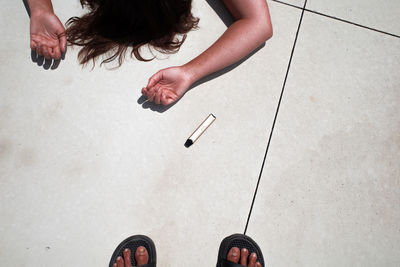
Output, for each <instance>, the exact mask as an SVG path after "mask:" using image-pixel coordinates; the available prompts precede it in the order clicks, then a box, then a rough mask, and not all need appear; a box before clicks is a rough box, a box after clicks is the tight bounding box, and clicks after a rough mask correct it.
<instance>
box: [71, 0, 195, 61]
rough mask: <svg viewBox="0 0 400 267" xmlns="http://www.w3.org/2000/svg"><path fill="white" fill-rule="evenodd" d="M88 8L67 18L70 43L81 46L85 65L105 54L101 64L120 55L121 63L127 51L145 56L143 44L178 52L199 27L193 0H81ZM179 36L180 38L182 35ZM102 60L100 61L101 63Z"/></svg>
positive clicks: (166, 51)
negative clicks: (193, 30) (191, 33)
mask: <svg viewBox="0 0 400 267" xmlns="http://www.w3.org/2000/svg"><path fill="white" fill-rule="evenodd" d="M80 2H81V4H82V7H83V8H85V7H86V8H88V9H89V12H88V13H87V14H85V15H83V16H82V17H72V18H70V19H69V20H68V21H67V39H68V42H69V44H70V45H78V46H82V49H81V50H80V51H79V54H78V59H79V62H80V63H81V64H83V65H85V64H86V63H88V62H89V61H91V60H93V66H94V64H95V59H96V58H97V57H99V56H101V55H103V54H108V57H107V58H106V59H103V61H102V62H101V64H103V63H108V62H111V61H113V60H114V59H116V58H118V63H119V66H121V64H122V62H123V60H124V57H125V53H126V51H127V50H128V48H129V47H131V48H132V51H131V57H132V55H134V56H135V57H136V58H137V59H138V60H141V61H150V60H152V59H154V57H153V58H151V59H144V58H143V57H142V56H141V55H140V52H139V49H140V47H142V46H144V45H150V46H152V47H154V48H155V49H156V50H157V51H160V52H162V53H175V52H177V51H178V50H179V48H180V47H181V45H182V44H183V42H184V41H185V39H186V33H187V32H189V31H190V30H191V29H193V28H196V27H197V24H198V22H199V19H198V18H195V17H194V16H193V15H192V11H191V9H192V0H80ZM178 36H179V37H180V38H179V37H178ZM101 64H100V65H101Z"/></svg>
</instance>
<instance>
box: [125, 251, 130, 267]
mask: <svg viewBox="0 0 400 267" xmlns="http://www.w3.org/2000/svg"><path fill="white" fill-rule="evenodd" d="M124 261H125V267H131V266H132V264H131V250H130V249H125V250H124Z"/></svg>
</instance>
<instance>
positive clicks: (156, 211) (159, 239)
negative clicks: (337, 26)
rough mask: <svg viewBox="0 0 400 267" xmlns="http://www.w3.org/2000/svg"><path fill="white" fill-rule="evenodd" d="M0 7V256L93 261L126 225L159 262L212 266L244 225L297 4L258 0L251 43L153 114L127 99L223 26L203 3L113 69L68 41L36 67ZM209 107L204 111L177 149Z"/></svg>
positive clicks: (39, 261) (59, 5) (16, 19)
mask: <svg viewBox="0 0 400 267" xmlns="http://www.w3.org/2000/svg"><path fill="white" fill-rule="evenodd" d="M4 6H5V8H2V9H1V11H0V12H1V13H0V15H1V20H0V25H1V29H2V33H3V34H2V36H3V41H2V44H1V45H0V52H1V53H0V61H1V62H2V64H1V65H0V75H1V81H2V82H1V85H0V95H1V97H0V214H1V217H0V237H1V238H0V262H1V265H4V266H105V265H106V264H108V260H109V258H110V256H111V254H112V252H113V250H114V248H115V247H116V246H117V244H118V243H119V242H120V241H122V240H123V239H124V238H125V237H127V236H129V235H131V234H137V233H142V234H147V235H149V236H151V237H152V238H153V239H154V240H155V242H156V245H157V249H158V261H159V265H160V266H165V267H168V266H174V267H179V266H191V265H192V263H193V262H196V263H198V262H202V263H204V265H209V266H212V265H214V264H215V260H216V254H217V249H218V246H219V242H220V241H221V240H222V238H223V237H225V236H226V235H229V234H232V233H234V232H241V231H243V229H244V225H245V221H246V218H247V213H248V209H249V206H250V202H251V198H252V194H253V190H254V186H255V183H256V179H257V175H258V172H259V167H260V163H261V160H262V157H263V153H264V149H265V140H266V138H267V134H268V131H269V129H270V126H271V124H272V119H273V115H274V111H275V107H276V103H277V100H278V97H279V93H280V89H281V85H282V81H283V78H284V75H285V71H286V65H287V62H288V58H289V55H290V50H291V46H292V43H293V39H294V35H295V32H296V27H297V24H298V19H299V15H300V12H299V10H296V9H289V8H287V7H284V6H282V5H278V4H276V3H271V4H270V9H271V13H272V14H271V15H272V18H273V20H274V26H275V36H274V37H273V39H272V40H271V41H270V42H268V43H267V45H266V46H265V47H264V48H263V49H262V50H260V51H258V52H257V53H256V54H255V55H254V56H252V57H251V58H250V59H248V60H247V61H245V62H244V63H243V64H241V65H240V66H239V67H237V68H236V69H234V70H232V71H231V72H229V73H227V74H225V75H223V76H221V77H219V78H217V79H214V80H212V81H210V82H207V83H204V84H202V85H200V86H198V87H196V88H195V89H193V90H191V91H190V92H188V93H187V94H186V96H185V97H184V98H183V99H182V100H181V101H180V102H179V103H178V104H177V105H175V106H173V107H172V108H170V109H169V110H167V111H165V112H163V113H159V112H156V111H152V110H151V109H149V108H146V106H145V105H144V106H142V105H139V104H138V103H137V99H138V98H139V97H140V89H141V87H142V86H143V85H145V84H146V81H147V79H148V78H149V77H150V76H151V75H152V74H153V73H154V72H155V71H157V70H158V69H160V68H163V67H167V66H171V65H177V64H182V63H184V62H186V61H187V60H189V59H191V58H192V57H193V56H195V55H197V54H198V53H200V52H202V51H203V50H204V49H205V48H207V47H208V46H209V45H210V44H211V43H212V42H214V41H215V40H216V38H217V37H218V36H219V35H220V34H221V33H222V32H223V31H224V30H225V25H224V24H223V23H222V21H220V19H219V18H218V16H217V15H216V14H215V13H214V12H213V11H212V9H211V8H210V7H209V6H208V5H207V4H206V3H205V2H203V1H196V2H195V7H194V11H195V14H196V15H198V16H199V17H200V18H201V23H200V27H201V28H200V30H198V31H195V32H192V33H190V34H189V37H188V39H187V42H186V43H185V45H184V46H183V47H182V50H181V51H180V52H179V53H178V54H177V55H173V56H170V57H169V58H168V59H165V60H157V61H153V62H151V63H142V62H137V61H135V60H130V61H127V62H126V63H125V64H124V65H123V66H122V67H121V68H120V69H117V70H114V71H110V70H107V69H106V68H104V67H103V68H95V69H94V70H93V71H90V68H86V69H82V68H81V67H80V66H79V65H78V63H77V60H76V55H77V52H78V50H77V49H69V50H68V53H67V56H66V59H65V60H64V61H62V62H61V64H60V66H59V67H58V69H56V70H44V69H43V67H39V66H37V65H36V64H34V63H32V62H31V59H30V50H29V32H28V31H29V20H28V17H27V14H26V12H25V10H24V7H23V4H22V2H19V1H14V2H7V3H6V4H4ZM54 7H55V10H56V12H57V14H58V15H59V17H60V19H61V20H62V21H66V19H68V18H69V17H70V16H73V15H76V14H79V13H80V12H82V11H81V10H80V8H79V5H78V4H77V3H75V4H70V3H69V2H68V1H61V0H60V1H54ZM209 113H214V114H215V115H216V116H217V120H216V121H215V123H214V124H213V125H212V126H211V127H210V128H209V129H208V130H207V132H206V133H205V134H204V135H203V136H202V137H201V138H200V139H199V141H198V142H197V143H196V144H195V145H193V146H192V147H191V148H189V149H186V148H185V147H184V146H183V144H184V142H185V140H186V138H187V137H188V136H189V134H190V133H191V132H192V131H193V130H194V129H195V127H197V125H198V124H199V123H200V122H201V121H202V120H203V119H204V118H205V117H206V116H207V115H208V114H209ZM182 255H185V257H183V259H182ZM204 255H211V257H209V258H205V257H204Z"/></svg>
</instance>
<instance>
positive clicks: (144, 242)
mask: <svg viewBox="0 0 400 267" xmlns="http://www.w3.org/2000/svg"><path fill="white" fill-rule="evenodd" d="M140 246H143V247H145V248H146V250H147V253H148V254H149V262H148V263H147V264H145V265H140V267H156V263H157V260H156V259H157V254H156V246H155V245H154V242H153V240H151V239H150V238H149V237H147V236H145V235H134V236H131V237H128V238H127V239H125V240H124V241H122V242H121V244H119V245H118V247H117V248H116V249H115V251H114V253H113V255H112V256H111V260H110V264H109V265H108V266H109V267H112V266H113V264H114V263H115V262H116V261H117V258H118V257H119V256H121V257H122V258H123V252H124V250H125V249H126V248H129V249H130V250H131V262H132V264H133V266H134V267H136V266H137V263H136V260H135V251H136V249H137V248H138V247H140Z"/></svg>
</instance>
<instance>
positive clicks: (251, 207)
mask: <svg viewBox="0 0 400 267" xmlns="http://www.w3.org/2000/svg"><path fill="white" fill-rule="evenodd" d="M306 5H307V0H305V1H304V6H303V8H302V12H301V16H300V21H299V26H298V27H297V32H296V37H295V39H294V43H293V48H292V52H291V54H290V59H289V64H288V67H287V70H286V75H285V80H284V81H283V86H282V91H281V95H280V97H279V101H278V106H277V108H276V111H275V117H274V121H273V123H272V128H271V132H270V134H269V138H268V144H267V148H266V150H265V154H264V159H263V162H262V165H261V170H260V174H259V176H258V180H257V185H256V189H255V191H254V195H253V200H252V202H251V206H250V211H249V215H248V216H247V222H246V227H245V228H244V233H243V234H244V235H245V234H246V232H247V227H248V226H249V221H250V216H251V213H252V211H253V206H254V202H255V200H256V196H257V191H258V187H259V185H260V181H261V176H262V174H263V170H264V166H265V162H266V159H267V155H268V150H269V146H270V144H271V139H272V135H273V133H274V128H275V124H276V119H277V117H278V113H279V108H280V106H281V102H282V97H283V93H284V91H285V86H286V81H287V78H288V75H289V70H290V65H291V63H292V59H293V54H294V50H295V48H296V43H297V38H298V36H299V32H300V27H301V22H302V21H303V16H304V11H305V10H306Z"/></svg>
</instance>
